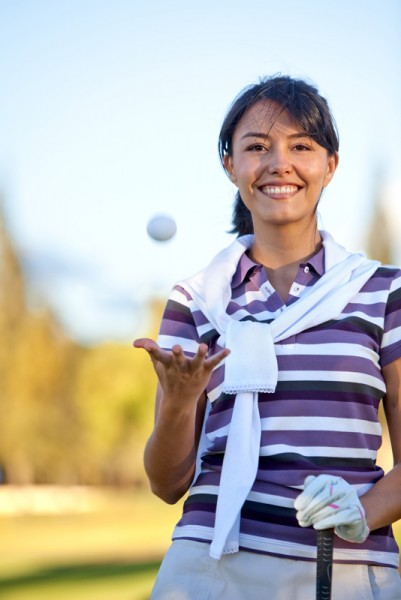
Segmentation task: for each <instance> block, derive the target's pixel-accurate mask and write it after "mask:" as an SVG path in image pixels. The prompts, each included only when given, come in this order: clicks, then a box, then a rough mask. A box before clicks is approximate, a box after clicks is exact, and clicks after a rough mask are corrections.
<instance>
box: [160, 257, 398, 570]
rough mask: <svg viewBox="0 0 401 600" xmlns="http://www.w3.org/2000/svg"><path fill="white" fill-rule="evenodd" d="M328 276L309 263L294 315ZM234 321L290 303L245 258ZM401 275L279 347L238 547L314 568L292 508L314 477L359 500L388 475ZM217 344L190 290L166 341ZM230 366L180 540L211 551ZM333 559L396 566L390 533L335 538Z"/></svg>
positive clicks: (178, 296)
mask: <svg viewBox="0 0 401 600" xmlns="http://www.w3.org/2000/svg"><path fill="white" fill-rule="evenodd" d="M323 272H324V248H322V249H321V250H319V251H318V252H317V253H316V254H315V255H314V256H313V257H312V258H311V259H310V260H309V261H308V262H306V263H304V264H301V265H300V266H299V269H298V273H297V276H296V278H295V281H294V283H293V285H292V287H291V290H290V295H289V298H288V300H287V303H286V304H287V305H289V304H291V303H293V302H296V301H297V300H298V298H299V297H300V296H301V295H302V292H303V290H304V289H305V288H306V287H308V286H312V285H313V284H314V283H315V282H316V281H317V280H318V279H319V278H320V277H321V276H322V274H323ZM231 288H232V297H231V301H230V303H229V305H228V308H227V312H228V313H229V314H230V316H232V317H233V318H235V319H238V320H249V319H250V320H255V321H260V322H265V323H270V322H271V321H272V320H274V319H275V318H276V317H277V316H278V315H279V314H280V312H281V311H283V310H285V304H284V303H283V301H282V299H281V297H280V296H279V295H278V293H277V292H276V291H275V290H274V288H273V287H272V286H271V284H270V283H269V281H268V279H267V276H266V272H265V269H264V267H263V266H262V265H260V264H256V263H255V262H253V261H252V260H251V259H250V258H249V257H248V256H247V254H246V253H245V252H244V254H243V255H242V257H241V259H240V261H239V263H238V267H237V270H236V272H235V274H234V276H233V279H232V282H231ZM400 309H401V271H400V270H399V269H398V268H395V267H391V266H382V267H379V268H378V269H377V271H376V272H375V273H374V274H373V276H372V277H371V278H370V279H369V280H368V281H367V283H366V284H365V285H364V286H363V288H362V289H361V290H360V292H359V293H358V294H356V295H355V296H354V298H352V301H350V302H349V303H348V305H347V306H346V307H345V308H344V309H343V312H342V313H341V314H340V315H338V317H337V318H335V319H332V320H330V321H327V322H325V323H322V324H320V325H317V326H315V327H313V328H311V329H308V330H305V331H303V332H301V333H299V334H297V335H296V336H292V337H290V338H287V339H286V340H283V341H281V342H278V343H276V344H275V350H276V355H277V362H278V369H279V375H278V384H277V387H276V390H275V392H274V393H260V394H259V411H260V417H261V425H262V435H261V446H260V458H259V466H258V472H257V476H256V479H255V482H254V485H253V487H252V490H251V492H250V493H249V496H248V498H247V500H246V502H245V503H244V505H243V508H242V511H241V526H240V548H241V549H243V550H248V551H253V552H260V553H266V554H274V555H277V556H283V557H288V558H296V559H302V560H314V559H315V558H316V531H315V530H314V529H313V528H312V527H308V528H302V527H300V526H299V525H298V522H297V519H296V516H295V509H294V499H295V498H296V497H297V495H298V494H299V491H300V488H301V486H302V485H303V482H304V480H305V477H306V476H307V475H311V474H312V475H319V474H321V473H326V474H332V475H336V476H339V477H343V478H344V479H345V480H346V481H348V483H350V484H351V485H353V486H354V487H355V489H356V490H357V492H358V494H359V495H362V494H363V493H365V492H366V491H367V490H368V489H369V488H370V487H371V486H372V485H373V484H374V483H376V482H377V481H378V480H379V479H380V478H381V477H383V475H384V473H383V470H382V469H381V468H380V466H379V465H377V464H376V455H377V450H378V448H379V447H380V444H381V426H380V423H379V419H378V407H379V403H380V400H381V398H382V397H383V395H384V392H385V384H384V381H383V377H382V374H381V366H385V365H387V364H389V363H391V362H392V361H394V360H395V359H397V358H398V357H400V356H401V310H400ZM218 338H219V334H218V333H217V332H216V330H215V329H214V328H213V326H212V325H211V324H210V323H209V322H208V320H207V318H206V317H205V315H204V314H203V313H202V312H201V311H200V309H199V308H198V307H197V306H196V303H195V302H194V300H193V299H192V298H191V296H190V295H189V294H188V292H186V291H185V290H184V289H183V288H182V287H180V286H176V287H175V288H174V289H173V291H172V293H171V295H170V298H169V300H168V303H167V306H166V309H165V312H164V316H163V319H162V323H161V329H160V334H159V338H158V342H159V344H160V346H161V347H162V348H164V349H171V348H172V346H173V345H174V344H180V345H181V346H182V348H183V350H184V352H185V353H186V354H187V355H188V356H193V355H194V354H195V352H196V351H197V348H198V345H199V343H201V342H204V343H206V344H208V346H209V353H210V354H213V353H215V352H217V351H218V350H220V347H219V345H218V343H217V340H218ZM223 379H224V363H223V364H221V365H219V366H218V367H217V368H216V369H215V370H214V371H213V373H212V377H211V379H210V382H209V384H208V386H207V389H206V393H207V398H208V408H207V413H206V417H205V424H204V427H205V431H204V433H203V436H202V440H201V444H200V449H199V455H200V459H201V461H200V465H201V467H200V469H197V473H196V476H195V479H194V481H193V484H192V486H191V489H190V491H189V494H188V497H187V499H186V501H185V503H184V510H183V515H182V518H181V519H180V521H179V523H178V524H177V526H176V527H175V530H174V533H173V539H180V538H181V539H182V538H185V539H192V540H197V541H201V542H207V543H210V541H211V540H212V537H213V527H214V520H215V509H216V500H217V495H218V491H219V480H220V474H221V466H222V462H223V458H224V451H225V447H226V442H227V432H228V429H229V426H230V420H231V415H232V410H233V404H234V401H235V396H234V395H229V394H225V393H223V392H222V384H223ZM334 560H335V561H338V562H346V563H352V562H358V563H368V564H376V565H387V566H392V567H398V548H397V545H396V542H395V540H394V537H393V534H392V528H391V527H390V526H389V527H383V528H381V529H377V530H375V531H373V532H371V534H370V536H369V538H368V539H367V541H366V542H365V543H363V544H352V543H350V542H346V541H344V540H342V539H340V538H339V537H338V536H336V537H335V548H334Z"/></svg>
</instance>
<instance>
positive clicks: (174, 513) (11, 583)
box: [0, 491, 181, 600]
mask: <svg viewBox="0 0 401 600" xmlns="http://www.w3.org/2000/svg"><path fill="white" fill-rule="evenodd" d="M96 501H97V504H96V509H95V510H93V511H92V512H89V513H87V514H70V515H49V516H44V515H23V516H7V517H5V516H2V517H0V555H1V561H0V598H1V599H2V600H47V599H49V600H50V599H52V600H54V598H57V600H70V599H71V600H72V599H73V600H146V599H147V598H149V594H150V590H151V588H152V584H153V580H154V577H155V575H156V572H157V569H158V566H159V564H160V560H161V558H162V556H163V554H164V552H165V550H166V549H167V547H168V545H169V543H170V536H171V531H172V528H173V526H174V524H175V522H176V521H177V519H178V518H179V514H180V511H181V506H174V507H170V506H167V505H166V504H163V503H162V502H161V501H159V500H157V499H156V498H154V497H153V496H151V495H150V494H140V495H139V494H133V493H126V492H111V491H106V492H105V491H103V492H100V491H97V493H96Z"/></svg>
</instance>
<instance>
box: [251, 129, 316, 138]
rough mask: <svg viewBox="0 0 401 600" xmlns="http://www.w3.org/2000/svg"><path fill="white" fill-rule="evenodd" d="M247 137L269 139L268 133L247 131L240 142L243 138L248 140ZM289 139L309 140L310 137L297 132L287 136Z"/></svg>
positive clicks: (304, 133)
mask: <svg viewBox="0 0 401 600" xmlns="http://www.w3.org/2000/svg"><path fill="white" fill-rule="evenodd" d="M249 137H256V138H262V139H268V138H269V137H270V135H269V134H268V133H259V132H257V131H249V132H248V133H245V134H244V135H243V136H242V137H241V140H243V139H245V138H249ZM288 137H289V138H291V139H297V138H305V137H307V138H311V139H312V137H311V136H310V135H309V133H306V132H303V133H301V132H299V133H291V134H290V135H289V136H288Z"/></svg>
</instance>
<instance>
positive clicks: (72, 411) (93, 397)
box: [0, 215, 164, 485]
mask: <svg viewBox="0 0 401 600" xmlns="http://www.w3.org/2000/svg"><path fill="white" fill-rule="evenodd" d="M26 292H27V290H26V286H25V282H24V273H23V270H22V268H21V265H20V262H19V260H18V254H17V252H16V249H15V247H14V245H13V243H12V240H11V238H10V235H9V233H8V231H7V228H6V226H5V223H4V219H3V218H2V217H1V215H0V339H1V341H2V343H1V345H0V410H1V415H2V419H1V420H0V482H1V481H2V480H4V481H5V482H8V483H24V484H27V483H63V484H70V483H80V484H85V483H86V484H96V485H104V484H107V485H116V484H118V485H122V484H144V483H145V474H144V470H143V467H142V455H143V448H144V445H145V441H146V439H147V437H148V435H149V433H150V430H151V428H152V421H153V398H154V393H155V386H156V378H155V375H154V372H153V367H152V364H151V362H150V360H149V358H148V355H147V354H146V353H145V352H144V351H141V350H134V349H132V348H131V347H130V346H128V345H122V344H117V343H104V344H101V345H98V346H95V347H92V348H83V347H81V346H79V345H77V344H76V343H74V342H73V341H72V340H71V339H70V338H69V336H68V335H67V334H66V332H65V331H64V330H63V329H62V327H61V326H60V324H59V323H58V321H57V319H56V318H55V317H54V315H53V314H52V312H51V311H50V310H49V308H48V307H46V306H45V305H44V306H42V308H41V309H36V310H33V309H32V308H31V307H30V306H29V303H28V302H27V293H26ZM163 307H164V301H161V300H154V301H152V302H150V303H149V310H148V314H149V319H148V323H147V325H146V330H147V332H149V333H146V335H150V336H151V337H155V336H156V334H157V329H158V326H159V322H160V317H161V311H162V309H163Z"/></svg>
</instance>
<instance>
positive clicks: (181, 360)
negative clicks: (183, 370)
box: [171, 344, 187, 367]
mask: <svg viewBox="0 0 401 600" xmlns="http://www.w3.org/2000/svg"><path fill="white" fill-rule="evenodd" d="M171 352H172V357H173V360H174V362H175V363H176V364H177V365H178V366H179V367H183V366H184V365H185V363H186V361H187V357H186V356H185V354H184V351H183V349H182V348H181V346H180V345H179V344H175V345H174V346H173V347H172V348H171Z"/></svg>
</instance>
